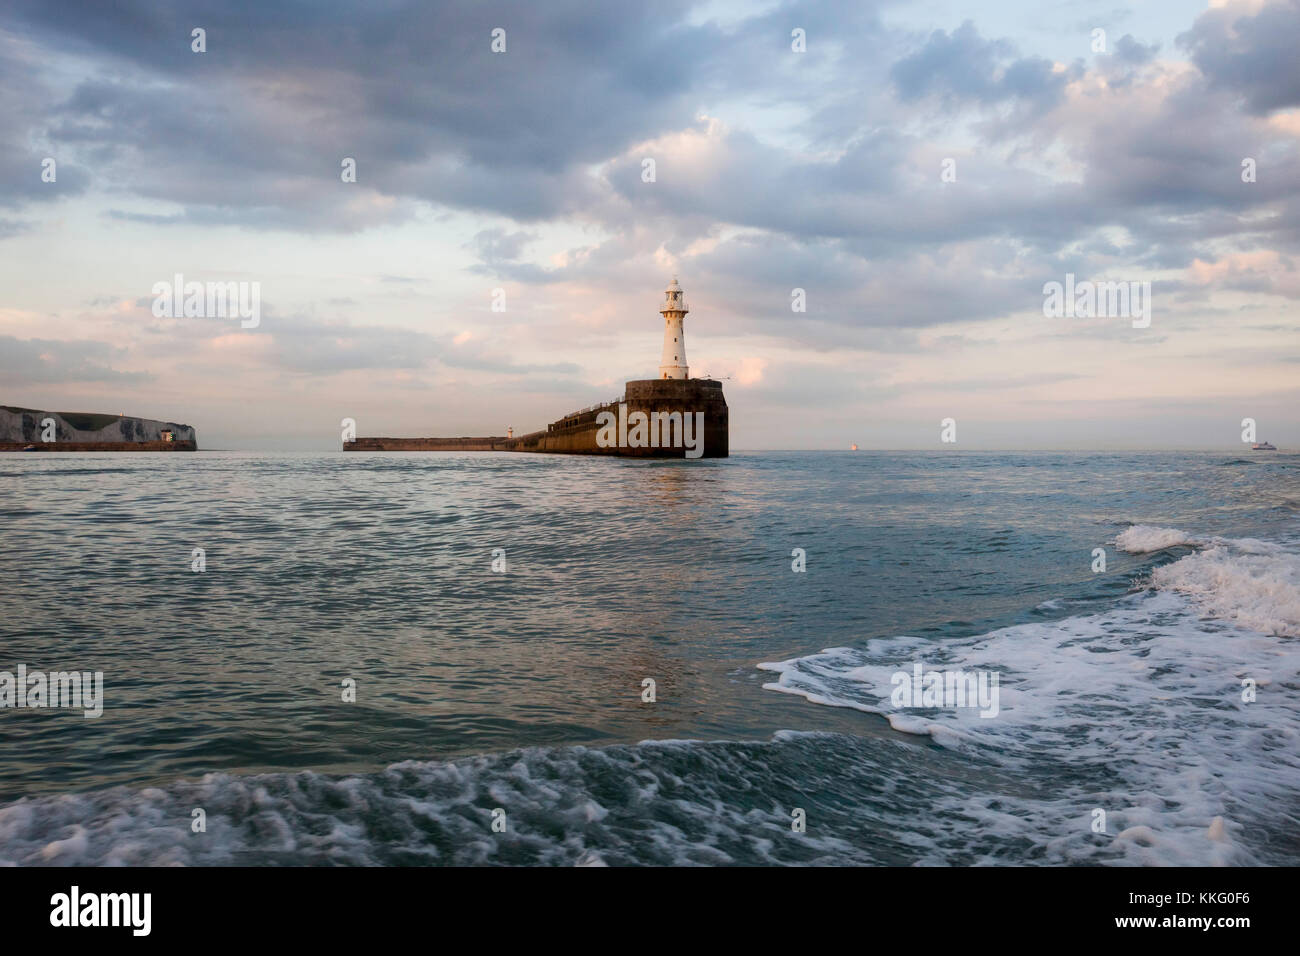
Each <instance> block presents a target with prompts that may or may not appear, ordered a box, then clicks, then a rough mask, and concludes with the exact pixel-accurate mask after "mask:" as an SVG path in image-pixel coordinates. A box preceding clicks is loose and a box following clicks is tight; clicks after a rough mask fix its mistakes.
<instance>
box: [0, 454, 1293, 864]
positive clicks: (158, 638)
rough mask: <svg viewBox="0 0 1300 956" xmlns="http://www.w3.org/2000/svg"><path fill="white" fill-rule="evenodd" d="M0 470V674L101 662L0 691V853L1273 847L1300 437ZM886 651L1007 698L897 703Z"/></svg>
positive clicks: (1184, 854) (875, 854)
mask: <svg viewBox="0 0 1300 956" xmlns="http://www.w3.org/2000/svg"><path fill="white" fill-rule="evenodd" d="M0 493H2V497H0V517H2V519H3V527H2V530H0V548H2V550H0V572H3V575H4V581H5V582H6V583H5V588H4V590H3V592H2V593H0V670H9V671H13V670H14V669H15V668H16V667H17V665H18V664H20V663H22V664H25V665H26V666H27V667H28V668H29V669H34V670H35V669H44V670H66V669H73V668H75V669H80V670H97V671H102V672H103V674H104V687H105V689H104V696H105V704H104V713H103V716H101V717H99V718H97V719H85V718H83V717H82V716H81V715H80V714H79V713H72V712H68V711H54V710H43V711H42V710H15V709H6V710H0V861H3V860H12V861H15V862H56V863H57V862H193V863H213V862H268V863H269V862H277V863H278V862H331V861H332V862H398V863H403V862H407V863H423V862H431V863H436V862H559V863H593V862H594V863H602V862H606V863H636V862H660V863H663V862H693V863H709V862H724V863H725V862H788V863H798V862H874V863H912V862H942V863H969V862H1048V863H1050V862H1074V861H1084V862H1136V863H1180V862H1227V863H1259V862H1266V863H1268V862H1272V863H1276V862H1290V863H1296V862H1300V844H1298V841H1297V837H1296V836H1295V834H1296V833H1297V831H1298V830H1300V827H1298V826H1297V824H1298V823H1300V799H1298V798H1297V795H1296V794H1297V792H1298V791H1300V758H1298V757H1297V753H1300V706H1298V704H1297V700H1298V698H1300V662H1298V659H1297V655H1296V652H1295V650H1294V648H1295V645H1296V638H1297V636H1300V597H1298V596H1297V595H1298V594H1300V564H1298V563H1297V560H1298V559H1297V555H1298V554H1300V548H1298V547H1297V545H1296V542H1297V540H1298V539H1300V535H1298V534H1297V531H1298V530H1300V528H1298V525H1300V522H1298V521H1297V515H1300V456H1292V455H1286V454H1276V455H1269V456H1266V457H1253V456H1250V454H1249V453H1246V454H1245V456H1234V455H1231V454H1141V455H1125V454H1099V455H1094V454H1064V453H1062V454H1055V453H1029V454H993V453H989V454H977V453H942V454H940V453H933V454H916V453H866V452H859V453H847V452H846V453H756V454H737V455H734V456H733V457H731V458H729V459H724V460H700V461H696V462H682V461H674V462H634V461H619V460H611V459H597V458H584V457H567V456H533V455H506V454H496V455H493V454H473V453H467V454H406V455H401V454H375V455H361V454H342V453H337V454H321V455H261V454H244V453H222V452H200V453H197V454H192V455H189V454H121V455H107V454H105V455H90V454H82V455H73V454H68V455H53V454H50V455H8V456H4V457H3V458H0ZM1132 525H1140V526H1149V529H1147V530H1141V529H1140V530H1139V533H1137V534H1136V535H1135V534H1130V536H1129V539H1125V540H1127V541H1128V546H1127V549H1126V548H1125V547H1121V546H1120V545H1119V544H1117V542H1116V539H1117V536H1119V535H1120V534H1121V533H1123V532H1125V531H1126V529H1128V528H1130V526H1132ZM1162 529H1163V530H1162ZM1173 532H1177V533H1178V534H1181V537H1177V536H1175V537H1172V538H1170V537H1167V535H1168V534H1171V533H1173ZM1144 535H1146V537H1144ZM1151 535H1155V537H1151ZM1160 535H1166V537H1161V536H1160ZM1165 540H1169V541H1174V542H1175V543H1173V544H1170V545H1168V546H1165V545H1164V544H1163V542H1164V541H1165ZM1134 542H1136V544H1135V543H1134ZM1143 542H1150V543H1151V544H1150V546H1149V545H1148V544H1144V543H1143ZM1154 544H1161V546H1160V547H1158V548H1157V547H1154ZM1097 547H1104V548H1106V551H1107V570H1106V572H1105V573H1103V574H1094V573H1093V572H1092V570H1091V564H1092V562H1093V556H1092V552H1093V549H1094V548H1097ZM195 548H202V549H203V550H204V552H205V555H206V570H205V571H204V572H202V573H196V572H194V571H192V570H191V561H192V551H193V549H195ZM796 548H802V549H804V550H805V552H806V564H807V571H806V573H802V574H800V573H794V572H793V571H792V570H791V562H792V560H794V559H793V557H792V551H793V550H794V549H796ZM494 549H504V552H505V560H506V564H507V569H506V571H505V573H496V572H494V571H493V570H492V565H493V551H494ZM823 650H827V653H822V652H823ZM915 661H922V662H925V663H926V665H927V666H934V667H966V668H986V669H992V670H996V671H998V672H1000V673H1001V674H1002V688H1003V690H1002V693H1003V715H1002V716H1000V717H999V718H996V719H993V720H989V721H981V720H980V719H979V718H978V717H974V718H972V719H967V718H968V717H969V716H970V715H968V714H952V713H947V714H945V713H932V712H922V713H916V712H911V713H909V714H907V715H901V716H900V715H899V714H897V713H894V714H891V713H890V707H889V706H888V695H889V674H890V673H891V672H892V671H893V670H895V669H896V667H897V666H904V667H908V668H910V667H911V665H912V663H913V662H915ZM759 665H763V666H761V667H760V666H759ZM1243 676H1251V677H1255V676H1258V677H1261V678H1262V679H1263V680H1262V681H1261V683H1260V688H1261V690H1260V695H1259V699H1258V700H1257V701H1256V702H1255V703H1251V704H1244V703H1242V702H1241V700H1240V684H1241V680H1242V678H1243ZM647 678H649V679H652V680H653V681H655V686H656V695H657V700H656V702H654V703H645V702H643V701H642V699H641V696H642V682H643V681H644V680H645V679H647ZM347 679H351V680H354V681H355V682H356V696H357V699H356V702H355V703H345V702H343V700H342V699H341V694H342V687H341V682H343V681H344V680H347ZM882 688H883V689H882ZM882 697H883V698H884V700H883V701H882ZM649 740H659V741H676V742H670V743H660V744H650V743H642V742H643V741H649ZM401 762H405V763H401ZM399 763H400V766H398V767H392V768H391V769H385V768H389V767H390V765H393V764H399ZM205 775H209V776H206V777H205ZM258 775H261V776H258ZM196 800H202V801H203V803H202V805H204V806H205V807H207V809H208V813H209V815H210V819H212V820H213V821H214V822H215V825H214V826H212V827H210V838H205V839H197V838H196V839H190V837H191V836H193V835H192V834H190V833H189V826H188V822H189V821H188V814H189V808H190V807H192V806H196V805H200V804H198V803H195V801H196ZM503 801H504V802H506V803H507V805H508V807H509V808H513V809H515V810H517V811H518V815H517V816H516V817H514V821H515V823H514V826H513V827H512V829H511V832H510V834H509V835H507V836H505V837H501V838H498V837H494V836H493V835H492V834H491V833H490V831H488V830H487V828H486V825H485V824H484V820H485V819H486V816H485V815H486V814H488V813H490V810H491V809H492V808H494V807H496V806H499V805H501V803H502V802H503ZM793 807H801V808H804V809H805V810H806V811H807V812H808V817H809V828H808V833H807V834H804V835H801V836H800V837H799V838H798V839H795V838H794V837H793V836H792V835H791V831H790V826H789V820H790V813H791V808H793ZM1095 807H1104V808H1109V811H1110V813H1111V820H1112V824H1111V825H1110V826H1109V827H1108V830H1107V832H1106V833H1104V834H1097V833H1093V832H1092V830H1091V828H1090V826H1089V824H1090V822H1091V811H1092V810H1093V809H1094V808H1095ZM322 817H323V818H325V819H327V820H329V821H331V822H330V823H329V824H328V825H326V824H323V823H322V822H321V819H322ZM1216 821H1217V822H1216ZM268 834H270V836H268Z"/></svg>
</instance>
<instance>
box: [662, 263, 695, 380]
mask: <svg viewBox="0 0 1300 956" xmlns="http://www.w3.org/2000/svg"><path fill="white" fill-rule="evenodd" d="M689 311H690V309H688V308H686V298H685V297H684V296H683V295H682V290H681V288H680V287H679V286H678V285H677V277H676V276H673V281H672V282H670V283H669V284H668V288H667V289H665V290H664V305H663V308H662V309H660V310H659V314H660V315H662V316H663V317H664V357H663V361H662V362H660V363H659V377H660V378H690V376H691V370H690V368H688V367H687V365H686V333H685V332H684V331H683V330H682V319H684V318H685V317H686V313H687V312H689Z"/></svg>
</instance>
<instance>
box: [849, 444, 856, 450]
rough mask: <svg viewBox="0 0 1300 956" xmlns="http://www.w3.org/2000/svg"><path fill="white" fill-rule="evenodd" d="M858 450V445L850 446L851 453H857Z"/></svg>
mask: <svg viewBox="0 0 1300 956" xmlns="http://www.w3.org/2000/svg"><path fill="white" fill-rule="evenodd" d="M857 450H858V446H857V445H850V446H849V451H857Z"/></svg>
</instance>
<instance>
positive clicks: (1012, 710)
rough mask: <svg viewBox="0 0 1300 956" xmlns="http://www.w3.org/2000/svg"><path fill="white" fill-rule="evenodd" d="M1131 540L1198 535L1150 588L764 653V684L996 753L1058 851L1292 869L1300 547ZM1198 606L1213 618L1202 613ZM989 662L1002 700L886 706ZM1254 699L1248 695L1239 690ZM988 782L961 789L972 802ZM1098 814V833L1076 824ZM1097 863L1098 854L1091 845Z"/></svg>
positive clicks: (1020, 805) (1139, 545)
mask: <svg viewBox="0 0 1300 956" xmlns="http://www.w3.org/2000/svg"><path fill="white" fill-rule="evenodd" d="M1120 539H1121V545H1122V546H1125V547H1126V549H1131V550H1135V551H1141V552H1147V551H1152V550H1161V549H1163V548H1166V547H1172V546H1189V547H1199V548H1201V550H1197V551H1195V552H1193V553H1192V554H1189V555H1186V556H1184V557H1182V558H1180V559H1179V560H1178V561H1175V562H1173V563H1172V564H1169V565H1165V566H1163V567H1160V568H1157V569H1156V570H1155V571H1154V572H1153V575H1152V585H1153V588H1154V590H1147V591H1144V592H1142V593H1140V594H1134V595H1130V596H1128V597H1126V598H1124V599H1122V600H1121V601H1120V602H1119V604H1118V605H1117V606H1115V607H1113V608H1111V609H1110V610H1107V611H1105V612H1103V613H1098V614H1091V615H1085V616H1076V617H1069V618H1065V619H1063V620H1057V621H1051V622H1035V623H1029V624H1022V625H1017V626H1014V627H1008V628H1002V629H999V630H995V631H992V632H989V633H987V634H982V635H978V636H975V637H970V638H965V639H958V640H944V641H933V640H929V639H923V638H916V637H903V636H900V637H891V638H884V639H877V640H871V641H868V642H866V644H865V645H863V646H860V647H853V648H843V647H841V648H831V649H828V650H825V651H822V652H821V653H820V654H815V655H811V656H808V657H802V658H795V659H793V660H788V661H782V662H775V663H764V664H760V665H759V667H760V669H762V670H766V671H770V672H773V673H775V674H777V675H778V676H777V679H776V680H775V681H774V682H770V683H767V684H764V685H763V686H764V688H765V689H767V690H772V691H778V692H782V693H788V694H795V695H798V696H801V697H804V698H805V699H807V700H808V701H810V702H812V703H816V704H822V705H828V706H835V707H849V708H853V709H856V710H860V711H865V712H869V713H875V714H880V715H882V716H883V717H885V718H886V719H887V720H888V721H889V723H890V725H891V726H892V727H893V728H894V729H895V730H898V731H901V732H904V733H908V734H921V735H926V736H928V737H930V738H931V739H932V740H933V741H934V742H935V743H937V744H939V745H940V746H941V747H944V748H947V749H951V750H954V751H957V752H963V753H967V754H972V755H981V756H983V757H989V758H991V759H994V760H995V761H997V762H998V764H999V765H1001V766H1002V767H1003V768H1004V771H1005V773H1007V774H1008V775H1009V777H1010V779H1011V780H1013V781H1015V782H1016V786H1018V787H1020V788H1023V789H1024V790H1025V791H1027V792H1033V791H1044V792H1049V793H1051V794H1052V796H1051V797H1050V798H1048V797H1035V796H1028V795H1023V796H1021V797H1018V798H1007V797H1005V796H1004V795H1001V794H997V797H998V800H999V803H1000V805H1001V806H1002V807H1003V812H1004V813H1009V814H1012V815H1013V816H1015V817H1018V818H1020V819H1022V820H1025V821H1032V822H1033V824H1034V828H1035V829H1037V830H1038V831H1039V832H1040V834H1042V835H1043V839H1044V840H1046V841H1047V842H1048V844H1049V845H1054V846H1057V849H1058V851H1059V852H1060V853H1062V854H1064V855H1066V856H1069V857H1070V858H1072V859H1080V858H1087V856H1088V853H1087V852H1086V850H1087V848H1088V847H1089V846H1091V844H1090V843H1089V840H1090V838H1096V839H1099V840H1101V842H1103V843H1105V844H1107V845H1108V847H1109V849H1110V850H1111V851H1113V852H1117V853H1118V859H1119V860H1121V861H1123V862H1134V863H1147V864H1180V865H1184V864H1199V865H1208V864H1224V863H1261V862H1270V863H1280V862H1285V863H1290V864H1294V863H1295V862H1296V860H1297V859H1300V840H1298V839H1297V837H1296V836H1295V834H1296V831H1297V829H1298V828H1300V808H1298V805H1297V801H1296V796H1295V795H1296V793H1297V791H1300V746H1297V744H1300V644H1297V643H1296V642H1295V641H1293V640H1291V639H1290V636H1294V635H1296V634H1297V633H1300V558H1298V557H1297V555H1296V554H1295V553H1293V552H1291V551H1288V550H1286V549H1285V548H1283V547H1282V546H1280V545H1276V544H1272V543H1269V542H1262V541H1255V540H1251V539H1237V540H1234V541H1228V540H1225V539H1206V540H1204V541H1200V540H1198V539H1196V538H1194V537H1193V536H1191V535H1188V534H1186V533H1184V532H1182V531H1178V530H1175V529H1167V528H1150V527H1146V526H1137V527H1136V528H1131V529H1129V530H1128V531H1127V532H1125V534H1123V535H1121V536H1120ZM1205 615H1211V616H1210V617H1206V616H1205ZM916 662H921V663H922V664H923V666H924V668H925V669H926V670H946V671H953V670H958V671H962V672H966V673H970V672H978V671H988V672H992V673H996V674H997V675H998V679H999V696H1000V707H999V712H998V713H997V715H996V716H995V717H991V718H983V717H980V716H979V715H978V711H977V710H975V709H955V708H953V709H941V708H937V707H932V708H924V709H911V708H908V709H903V708H896V707H894V706H893V704H892V702H891V694H892V691H893V689H894V686H895V685H894V682H893V675H894V674H896V673H897V672H898V671H900V670H901V671H904V672H910V671H911V669H912V668H913V666H914V665H915V663H916ZM1252 693H1253V695H1254V697H1253V699H1252ZM990 796H992V795H991V794H989V793H982V792H981V791H979V790H978V789H975V790H973V791H972V792H971V793H970V794H969V795H968V796H967V797H966V798H965V799H966V800H967V801H968V803H970V804H971V805H972V806H971V811H970V812H971V813H972V814H973V815H978V811H980V810H983V811H985V812H987V811H988V810H989V808H990V806H989V799H990ZM1097 809H1101V810H1104V811H1105V812H1106V814H1107V817H1108V819H1109V822H1108V826H1107V833H1109V834H1113V835H1112V836H1105V835H1104V834H1101V835H1099V834H1091V832H1090V830H1089V828H1088V820H1089V819H1090V814H1091V813H1092V811H1094V810H1097ZM1092 849H1094V850H1096V851H1097V852H1098V853H1099V854H1101V858H1102V859H1101V861H1103V862H1110V861H1111V859H1112V858H1111V857H1108V856H1107V855H1106V854H1105V853H1103V852H1102V851H1101V849H1100V847H1098V846H1092Z"/></svg>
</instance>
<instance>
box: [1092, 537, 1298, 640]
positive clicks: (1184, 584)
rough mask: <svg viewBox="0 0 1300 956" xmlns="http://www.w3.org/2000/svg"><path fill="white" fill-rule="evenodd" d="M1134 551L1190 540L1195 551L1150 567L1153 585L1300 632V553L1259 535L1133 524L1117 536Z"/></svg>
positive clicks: (1201, 604)
mask: <svg viewBox="0 0 1300 956" xmlns="http://www.w3.org/2000/svg"><path fill="white" fill-rule="evenodd" d="M1116 544H1117V545H1118V546H1119V547H1120V548H1121V549H1123V550H1125V551H1129V552H1132V553H1135V554H1145V553H1150V552H1153V551H1161V550H1164V549H1166V548H1171V547H1178V546H1185V547H1190V548H1195V549H1197V550H1195V551H1194V552H1193V553H1192V554H1189V555H1186V556H1185V557H1182V558H1180V559H1179V560H1177V561H1175V562H1174V563H1172V564H1166V565H1163V566H1161V567H1158V568H1156V569H1155V570H1154V571H1152V572H1151V581H1150V583H1151V585H1152V586H1153V587H1155V588H1157V589H1160V590H1167V591H1174V592H1177V593H1179V594H1181V595H1184V596H1185V597H1187V598H1189V599H1190V600H1191V601H1192V602H1193V603H1194V604H1195V605H1196V607H1197V609H1198V610H1199V611H1200V612H1201V613H1202V614H1205V615H1208V616H1210V617H1214V618H1218V619H1220V620H1225V621H1232V622H1233V623H1236V624H1239V625H1241V626H1242V627H1246V628H1250V629H1251V630H1254V631H1259V632H1261V633H1264V634H1276V635H1279V636H1284V637H1300V555H1298V554H1296V553H1294V552H1293V551H1290V550H1288V549H1287V548H1285V547H1284V546H1282V545H1281V544H1277V543H1275V542H1271V541H1260V540H1258V539H1256V538H1220V537H1211V538H1196V537H1193V536H1192V535H1189V534H1187V533H1186V532H1185V531H1179V530H1177V529H1175V528H1159V527H1152V526H1149V525H1134V526H1133V527H1131V528H1128V529H1127V530H1125V531H1124V532H1122V533H1121V534H1120V535H1119V536H1118V537H1117V538H1116Z"/></svg>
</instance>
